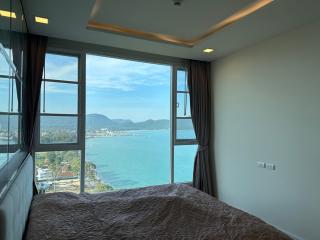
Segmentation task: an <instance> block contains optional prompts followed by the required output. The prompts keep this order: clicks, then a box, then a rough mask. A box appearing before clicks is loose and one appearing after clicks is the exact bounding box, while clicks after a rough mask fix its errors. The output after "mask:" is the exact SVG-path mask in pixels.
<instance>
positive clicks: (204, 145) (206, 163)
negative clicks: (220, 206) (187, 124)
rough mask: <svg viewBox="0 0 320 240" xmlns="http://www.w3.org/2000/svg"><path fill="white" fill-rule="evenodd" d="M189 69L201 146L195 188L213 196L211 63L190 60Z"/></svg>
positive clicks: (190, 88) (198, 154) (191, 101)
mask: <svg viewBox="0 0 320 240" xmlns="http://www.w3.org/2000/svg"><path fill="white" fill-rule="evenodd" d="M188 68H189V69H188V87H189V91H190V108H191V117H192V122H193V126H194V130H195V134H196V138H197V141H198V145H199V146H198V151H197V153H196V156H195V160H194V169H193V186H194V187H195V188H197V189H199V190H201V191H203V192H206V193H208V194H210V195H213V186H212V167H211V162H210V159H209V140H210V116H211V115H210V111H211V106H210V103H211V100H210V63H208V62H201V61H193V60H190V61H189V67H188Z"/></svg>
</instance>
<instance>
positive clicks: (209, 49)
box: [203, 48, 214, 53]
mask: <svg viewBox="0 0 320 240" xmlns="http://www.w3.org/2000/svg"><path fill="white" fill-rule="evenodd" d="M213 51H214V49H212V48H206V49H204V50H203V52H204V53H211V52H213Z"/></svg>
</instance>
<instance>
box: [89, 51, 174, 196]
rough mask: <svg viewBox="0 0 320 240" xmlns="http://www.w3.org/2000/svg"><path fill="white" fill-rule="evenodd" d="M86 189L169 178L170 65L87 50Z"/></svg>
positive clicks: (129, 185) (152, 182)
mask: <svg viewBox="0 0 320 240" xmlns="http://www.w3.org/2000/svg"><path fill="white" fill-rule="evenodd" d="M86 74H87V75H86V84H87V85H86V91H87V92H86V111H87V113H88V115H87V118H86V136H87V138H86V156H85V157H86V179H85V190H86V191H88V192H103V191H108V190H111V189H123V188H135V187H143V186H151V185H159V184H166V183H169V181H170V129H169V127H170V121H169V119H170V81H171V67H170V66H165V65H158V64H151V63H143V62H136V61H129V60H123V59H115V58H109V57H101V56H93V55H87V66H86Z"/></svg>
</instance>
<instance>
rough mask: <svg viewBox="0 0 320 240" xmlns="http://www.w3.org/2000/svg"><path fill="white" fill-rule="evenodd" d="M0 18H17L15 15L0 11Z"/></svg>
mask: <svg viewBox="0 0 320 240" xmlns="http://www.w3.org/2000/svg"><path fill="white" fill-rule="evenodd" d="M0 16H1V17H7V18H17V16H16V13H14V12H9V11H4V10H0Z"/></svg>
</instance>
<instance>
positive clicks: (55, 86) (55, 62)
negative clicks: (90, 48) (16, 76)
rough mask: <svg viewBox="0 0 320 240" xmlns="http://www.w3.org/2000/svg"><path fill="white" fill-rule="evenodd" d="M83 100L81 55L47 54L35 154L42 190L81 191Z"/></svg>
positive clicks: (40, 189)
mask: <svg viewBox="0 0 320 240" xmlns="http://www.w3.org/2000/svg"><path fill="white" fill-rule="evenodd" d="M80 103H81V98H80V81H79V57H78V56H71V55H64V54H56V53H47V54H46V57H45V66H44V71H43V79H42V84H41V96H40V106H39V119H38V134H37V136H38V138H37V145H36V151H37V152H36V155H35V163H36V172H35V180H36V183H37V186H38V189H39V191H41V192H60V191H70V192H80V189H81V153H82V151H81V139H80V134H79V132H80V131H79V123H80V122H81V117H80V115H81V114H80V112H81V111H80V109H79V106H80Z"/></svg>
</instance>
